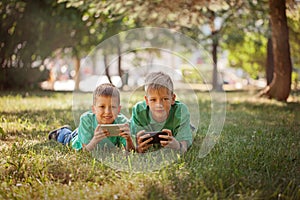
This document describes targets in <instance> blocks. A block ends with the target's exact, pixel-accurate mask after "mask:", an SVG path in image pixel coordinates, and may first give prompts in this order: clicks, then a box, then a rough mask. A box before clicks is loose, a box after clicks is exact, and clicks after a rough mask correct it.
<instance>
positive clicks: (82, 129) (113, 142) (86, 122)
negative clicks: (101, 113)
mask: <svg viewBox="0 0 300 200" xmlns="http://www.w3.org/2000/svg"><path fill="white" fill-rule="evenodd" d="M125 123H129V121H128V119H127V118H126V117H125V116H124V115H123V114H119V115H118V117H117V118H116V119H115V121H114V122H113V124H125ZM97 126H98V121H97V118H96V115H95V114H94V113H92V112H91V111H88V112H85V113H83V114H82V115H81V116H80V122H79V126H78V135H76V136H75V137H74V138H73V139H72V148H73V149H76V150H80V149H82V144H86V145H87V144H88V143H89V142H90V141H91V140H92V138H93V136H94V131H95V129H96V127H97ZM122 145H123V146H124V147H125V146H126V139H125V138H123V137H120V136H112V137H107V138H105V139H103V140H101V141H100V142H99V143H98V146H100V147H101V146H106V147H114V146H119V147H120V146H122Z"/></svg>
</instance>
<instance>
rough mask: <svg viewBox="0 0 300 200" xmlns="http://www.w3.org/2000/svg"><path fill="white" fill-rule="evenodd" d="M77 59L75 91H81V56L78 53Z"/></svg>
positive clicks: (75, 58)
mask: <svg viewBox="0 0 300 200" xmlns="http://www.w3.org/2000/svg"><path fill="white" fill-rule="evenodd" d="M74 60H75V87H74V90H75V91H79V83H80V58H79V56H78V55H77V54H76V55H75V57H74Z"/></svg>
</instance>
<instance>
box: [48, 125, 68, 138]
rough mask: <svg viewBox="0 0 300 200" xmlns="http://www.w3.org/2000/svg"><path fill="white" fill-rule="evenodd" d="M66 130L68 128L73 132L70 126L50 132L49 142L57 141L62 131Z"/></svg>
mask: <svg viewBox="0 0 300 200" xmlns="http://www.w3.org/2000/svg"><path fill="white" fill-rule="evenodd" d="M64 128H67V129H69V130H72V129H71V127H70V126H69V125H64V126H62V127H59V128H57V129H55V130H53V131H50V132H49V134H48V139H49V140H55V141H56V140H57V137H58V135H59V132H60V131H61V130H62V129H64Z"/></svg>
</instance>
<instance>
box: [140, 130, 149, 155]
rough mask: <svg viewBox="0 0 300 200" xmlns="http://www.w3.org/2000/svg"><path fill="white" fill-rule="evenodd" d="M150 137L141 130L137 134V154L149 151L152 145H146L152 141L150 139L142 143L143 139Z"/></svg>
mask: <svg viewBox="0 0 300 200" xmlns="http://www.w3.org/2000/svg"><path fill="white" fill-rule="evenodd" d="M148 137H150V134H145V130H142V131H140V132H138V133H137V152H138V153H144V152H145V151H147V149H149V148H150V147H151V146H152V144H148V143H149V142H150V141H151V140H153V138H152V137H150V138H149V139H148V140H145V141H144V142H143V139H145V138H148Z"/></svg>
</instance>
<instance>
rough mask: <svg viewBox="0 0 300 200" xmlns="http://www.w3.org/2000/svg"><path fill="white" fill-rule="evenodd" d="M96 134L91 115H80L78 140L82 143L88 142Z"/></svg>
mask: <svg viewBox="0 0 300 200" xmlns="http://www.w3.org/2000/svg"><path fill="white" fill-rule="evenodd" d="M93 135H94V128H93V119H92V117H90V116H89V115H83V116H81V117H80V122H79V126H78V141H79V142H80V143H81V144H88V143H89V142H90V141H91V140H92V138H93Z"/></svg>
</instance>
